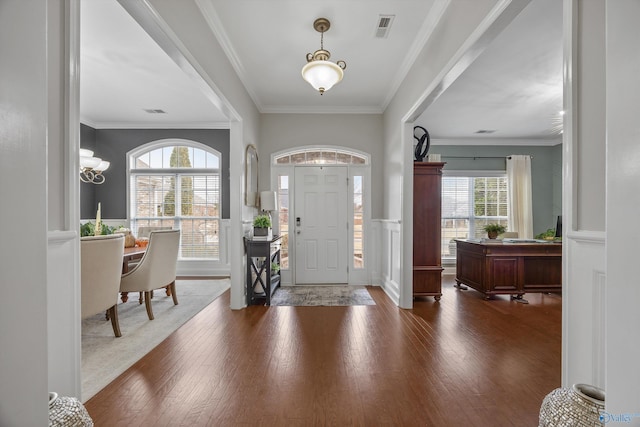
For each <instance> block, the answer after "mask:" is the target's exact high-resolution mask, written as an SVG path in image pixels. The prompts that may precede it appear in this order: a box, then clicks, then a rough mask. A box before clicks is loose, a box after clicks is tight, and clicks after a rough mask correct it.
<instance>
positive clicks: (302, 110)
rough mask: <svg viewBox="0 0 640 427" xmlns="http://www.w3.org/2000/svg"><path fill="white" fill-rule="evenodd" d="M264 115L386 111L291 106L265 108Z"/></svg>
mask: <svg viewBox="0 0 640 427" xmlns="http://www.w3.org/2000/svg"><path fill="white" fill-rule="evenodd" d="M260 112H261V113H264V114H383V113H384V110H383V109H381V108H379V107H362V106H344V107H340V106H335V105H333V106H332V105H327V106H324V107H318V106H305V105H290V106H264V107H263V108H262V110H261V111H260Z"/></svg>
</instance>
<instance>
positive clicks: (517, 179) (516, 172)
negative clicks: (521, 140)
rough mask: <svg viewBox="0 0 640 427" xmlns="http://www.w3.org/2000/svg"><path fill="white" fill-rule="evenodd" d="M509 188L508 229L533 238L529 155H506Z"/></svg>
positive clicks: (523, 237) (520, 235)
mask: <svg viewBox="0 0 640 427" xmlns="http://www.w3.org/2000/svg"><path fill="white" fill-rule="evenodd" d="M507 186H508V189H509V226H508V228H507V229H508V230H509V231H517V232H518V236H519V237H520V238H522V239H532V238H533V206H532V205H533V204H532V202H531V156H521V155H511V156H509V157H507Z"/></svg>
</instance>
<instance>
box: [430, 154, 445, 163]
mask: <svg viewBox="0 0 640 427" xmlns="http://www.w3.org/2000/svg"><path fill="white" fill-rule="evenodd" d="M440 159H441V157H440V154H435V153H434V154H427V161H429V162H441V161H442V160H440Z"/></svg>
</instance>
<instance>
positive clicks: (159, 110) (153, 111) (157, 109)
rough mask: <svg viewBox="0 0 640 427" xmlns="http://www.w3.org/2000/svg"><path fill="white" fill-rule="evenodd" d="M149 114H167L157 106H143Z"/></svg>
mask: <svg viewBox="0 0 640 427" xmlns="http://www.w3.org/2000/svg"><path fill="white" fill-rule="evenodd" d="M144 111H146V112H147V113H149V114H167V112H166V111H164V110H161V109H159V108H145V110H144Z"/></svg>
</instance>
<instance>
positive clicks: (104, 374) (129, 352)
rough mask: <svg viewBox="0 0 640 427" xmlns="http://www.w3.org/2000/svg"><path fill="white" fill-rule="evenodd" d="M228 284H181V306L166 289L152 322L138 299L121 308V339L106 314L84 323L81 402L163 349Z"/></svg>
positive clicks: (156, 296) (158, 295)
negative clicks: (170, 338) (157, 347)
mask: <svg viewBox="0 0 640 427" xmlns="http://www.w3.org/2000/svg"><path fill="white" fill-rule="evenodd" d="M230 286H231V282H230V281H229V279H221V280H176V293H177V295H178V305H174V304H173V299H172V298H171V297H168V296H166V293H165V292H164V289H161V290H159V291H155V292H154V297H153V299H152V307H153V315H154V317H155V319H154V320H149V318H148V317H147V310H146V309H145V307H144V304H142V305H140V304H138V293H137V292H136V293H131V294H129V301H128V302H127V303H125V304H122V303H120V304H118V319H119V321H120V331H121V332H122V336H121V337H119V338H116V337H115V336H114V335H113V329H112V327H111V322H110V321H108V320H105V315H104V313H102V314H98V315H95V316H92V317H90V318H87V319H85V320H83V321H82V401H83V402H86V401H87V400H89V399H90V398H91V397H93V395H95V394H96V393H97V392H98V391H100V390H102V389H103V388H104V387H105V386H106V385H107V384H109V383H110V382H111V381H113V380H114V379H115V378H116V377H118V376H119V375H120V374H121V373H123V372H124V371H126V370H127V368H129V367H130V366H131V365H133V364H134V363H135V362H137V361H138V360H140V359H141V358H142V357H143V356H144V355H145V354H147V353H148V352H149V351H150V350H152V349H153V348H154V347H155V346H157V345H158V344H160V343H161V342H162V341H163V340H164V339H165V338H167V337H168V336H169V335H170V334H171V333H172V332H174V331H175V330H177V329H178V328H179V327H180V326H182V325H183V324H184V323H185V322H186V321H187V320H189V319H191V318H192V317H193V316H195V315H196V314H197V313H198V312H200V311H201V310H202V309H203V308H205V307H206V306H207V305H209V304H210V303H211V302H212V301H213V300H215V299H216V298H217V297H219V296H220V295H222V294H223V293H224V292H225V291H226V290H227V289H229V287H230Z"/></svg>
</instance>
